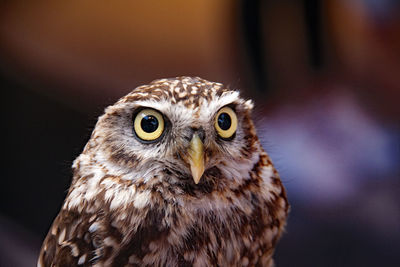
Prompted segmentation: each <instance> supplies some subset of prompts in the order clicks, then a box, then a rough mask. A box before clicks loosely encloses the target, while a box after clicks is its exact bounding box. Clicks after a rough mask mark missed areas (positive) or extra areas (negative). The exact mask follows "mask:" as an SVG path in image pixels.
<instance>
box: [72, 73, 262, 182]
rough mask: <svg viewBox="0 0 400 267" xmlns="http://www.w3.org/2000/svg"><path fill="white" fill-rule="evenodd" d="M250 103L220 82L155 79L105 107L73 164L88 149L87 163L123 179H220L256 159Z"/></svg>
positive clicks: (244, 170)
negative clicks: (83, 148) (80, 153)
mask: <svg viewBox="0 0 400 267" xmlns="http://www.w3.org/2000/svg"><path fill="white" fill-rule="evenodd" d="M252 107H253V104H252V103H251V101H245V100H243V99H242V98H240V97H239V93H238V92H237V91H231V90H229V89H227V88H225V87H224V86H223V85H222V84H220V83H214V82H209V81H207V80H204V79H201V78H192V77H178V78H172V79H161V80H156V81H153V82H151V83H150V84H149V85H143V86H140V87H137V88H136V89H134V90H133V91H132V92H131V93H129V94H128V95H126V96H125V97H123V98H121V99H120V100H119V101H118V102H117V103H116V104H114V105H112V106H110V107H108V108H106V110H105V114H104V115H102V116H101V117H100V118H99V120H98V122H97V124H96V127H95V129H94V131H93V134H92V136H91V139H90V140H89V142H88V144H87V145H86V147H85V150H84V153H82V155H81V156H80V157H79V158H78V161H76V162H75V165H77V164H79V163H80V162H83V161H82V160H80V161H79V159H82V158H85V157H90V161H91V163H90V164H88V165H90V166H100V168H103V169H107V173H109V174H111V175H118V176H119V177H123V178H124V179H125V180H129V181H141V182H143V183H156V182H159V183H164V184H170V185H171V184H179V185H182V186H183V187H184V188H193V187H202V186H203V188H206V187H207V186H215V185H216V180H217V179H218V184H219V185H220V186H221V185H222V186H223V184H224V183H225V184H227V183H229V182H232V181H234V180H237V179H243V178H246V177H247V176H248V173H249V171H250V169H251V168H252V166H253V165H254V163H255V162H257V160H258V154H259V153H257V152H259V150H260V149H261V146H260V145H259V141H258V138H257V136H256V133H255V128H254V125H253V123H252V121H251V119H250V112H251V109H252ZM93 163H95V164H93ZM92 171H93V170H91V172H92ZM81 176H82V175H81Z"/></svg>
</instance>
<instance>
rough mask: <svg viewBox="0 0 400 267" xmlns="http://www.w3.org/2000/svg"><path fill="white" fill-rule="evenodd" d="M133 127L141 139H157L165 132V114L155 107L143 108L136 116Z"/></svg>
mask: <svg viewBox="0 0 400 267" xmlns="http://www.w3.org/2000/svg"><path fill="white" fill-rule="evenodd" d="M133 128H134V130H135V134H136V136H137V137H138V138H139V139H141V140H143V141H155V140H157V139H158V138H159V137H160V136H161V134H162V133H163V132H164V118H163V115H162V114H161V113H160V112H158V111H156V110H154V109H150V108H146V109H142V110H141V111H140V112H139V113H137V114H136V116H135V118H134V122H133Z"/></svg>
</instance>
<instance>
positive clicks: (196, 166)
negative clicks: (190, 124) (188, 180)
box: [188, 133, 204, 184]
mask: <svg viewBox="0 0 400 267" xmlns="http://www.w3.org/2000/svg"><path fill="white" fill-rule="evenodd" d="M188 154H189V163H190V171H191V172H192V177H193V180H194V182H195V184H198V183H199V181H200V178H201V176H202V175H203V173H204V145H203V142H202V141H201V140H200V137H199V136H198V135H197V133H194V134H193V137H192V140H191V141H190V145H189V149H188Z"/></svg>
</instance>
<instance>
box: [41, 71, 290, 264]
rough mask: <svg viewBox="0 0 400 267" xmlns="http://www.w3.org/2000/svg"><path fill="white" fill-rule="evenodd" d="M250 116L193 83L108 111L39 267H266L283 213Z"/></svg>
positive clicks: (233, 95)
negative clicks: (80, 266)
mask: <svg viewBox="0 0 400 267" xmlns="http://www.w3.org/2000/svg"><path fill="white" fill-rule="evenodd" d="M224 107H226V108H225V110H226V111H225V110H223V111H224V115H223V116H221V115H218V118H216V116H217V114H220V113H221V112H219V111H221V109H223V108H224ZM252 107H253V105H252V103H251V101H244V100H243V99H242V98H240V97H239V94H238V92H236V91H231V90H228V89H226V88H225V87H224V86H223V85H222V84H219V83H213V82H209V81H206V80H203V79H201V78H191V77H179V78H173V79H161V80H156V81H154V82H152V83H150V84H149V85H144V86H140V87H137V88H136V89H134V90H133V91H132V92H131V93H130V94H128V95H127V96H125V97H123V98H121V99H120V100H119V101H118V102H117V103H116V104H114V105H112V106H110V107H108V108H107V109H106V110H105V114H104V115H102V116H101V117H100V118H99V120H98V122H97V124H96V127H95V129H94V131H93V133H92V135H91V138H90V140H89V141H88V143H87V145H86V146H85V148H84V150H83V152H82V154H81V155H80V156H79V157H78V158H77V159H76V160H75V161H74V164H73V180H72V184H71V187H70V189H69V192H68V195H67V198H66V200H65V202H64V204H63V206H62V208H61V211H60V213H59V214H58V216H57V218H56V219H55V221H54V223H53V225H52V226H51V228H50V231H49V233H48V235H47V237H46V239H45V241H44V243H43V246H42V250H41V253H40V256H39V261H38V266H75V265H82V266H92V265H94V266H271V265H272V264H273V260H272V254H273V252H274V248H275V245H276V242H277V240H278V239H279V237H280V235H281V233H282V231H283V229H284V225H285V220H286V217H287V212H288V208H289V205H288V202H287V199H286V194H285V190H284V188H283V186H282V183H281V181H280V179H279V175H278V173H277V171H276V170H275V168H274V167H273V165H272V163H271V161H270V159H269V157H268V155H267V154H266V152H265V151H264V150H263V148H262V147H261V145H260V142H259V140H258V137H257V135H256V132H255V128H254V125H253V122H252V120H251V118H250V113H251V109H252ZM143 110H144V114H145V115H143V118H144V119H141V118H142V117H138V119H137V123H136V121H135V119H136V117H137V116H139V115H138V114H141V113H140V112H141V111H143ZM148 110H150V111H148ZM146 112H147V113H146ZM149 112H150V113H149ZM151 112H153V113H151ZM218 112H219V113H218ZM146 114H147V115H146ZM149 114H150V115H149ZM152 114H153V115H152ZM141 116H142V115H141ZM145 116H146V117H145ZM157 116H159V117H157ZM227 116H228V117H229V118H226V117H227ZM235 116H236V117H237V118H236V117H235ZM157 118H158V120H157ZM162 122H163V123H164V124H163V125H162V126H163V128H162V129H161V128H160V127H161V126H160V125H161V124H162ZM235 122H237V126H235V125H234V123H235ZM151 123H153V124H151ZM138 127H139V128H140V129H139V128H138ZM152 127H153V128H152ZM156 127H158V128H156ZM228 127H230V128H229V129H228ZM233 127H237V128H233ZM220 128H222V129H220ZM154 129H161V130H160V132H162V133H161V134H159V133H158V134H157V135H155V133H157V132H156V130H154ZM229 131H230V132H229ZM233 131H234V133H233ZM142 132H143V135H142ZM146 134H149V135H150V134H153V135H154V136H155V137H157V138H156V139H155V140H152V138H153V137H152V136H150V137H149V138H148V139H149V140H150V141H148V140H147V139H146V138H147V137H146V136H145V135H146ZM155 137H154V138H155ZM196 173H197V174H196ZM196 177H197V178H196Z"/></svg>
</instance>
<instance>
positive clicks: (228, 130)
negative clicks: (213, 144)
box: [215, 107, 237, 139]
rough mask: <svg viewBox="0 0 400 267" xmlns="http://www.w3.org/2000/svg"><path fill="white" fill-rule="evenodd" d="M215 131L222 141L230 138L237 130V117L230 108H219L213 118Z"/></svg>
mask: <svg viewBox="0 0 400 267" xmlns="http://www.w3.org/2000/svg"><path fill="white" fill-rule="evenodd" d="M215 129H216V130H217V132H218V134H219V136H220V137H222V138H223V139H229V138H231V137H232V136H233V135H234V134H235V132H236V129H237V117H236V114H235V112H234V111H233V110H232V109H231V108H230V107H223V108H221V109H220V110H219V111H218V113H217V116H216V117H215Z"/></svg>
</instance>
